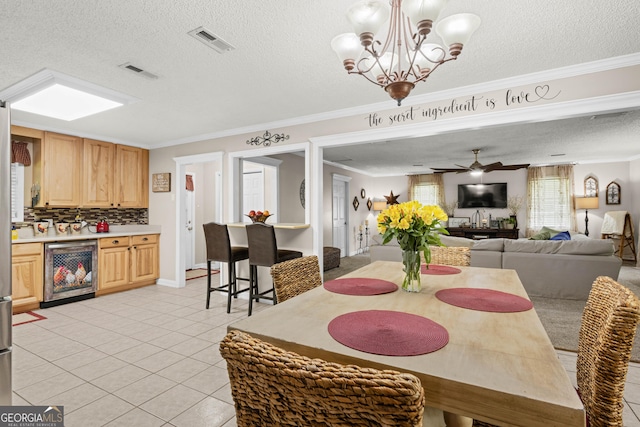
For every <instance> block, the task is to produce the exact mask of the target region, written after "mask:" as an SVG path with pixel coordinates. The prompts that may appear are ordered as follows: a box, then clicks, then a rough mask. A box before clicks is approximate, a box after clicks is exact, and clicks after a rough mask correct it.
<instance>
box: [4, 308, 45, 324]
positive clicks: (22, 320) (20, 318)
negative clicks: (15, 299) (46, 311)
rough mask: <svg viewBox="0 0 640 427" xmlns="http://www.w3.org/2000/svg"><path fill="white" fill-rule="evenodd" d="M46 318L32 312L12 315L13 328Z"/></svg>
mask: <svg viewBox="0 0 640 427" xmlns="http://www.w3.org/2000/svg"><path fill="white" fill-rule="evenodd" d="M45 319H46V317H44V316H42V315H40V314H37V313H34V312H33V311H26V312H24V313H18V314H14V315H13V320H12V324H13V326H18V325H24V324H26V323H32V322H37V321H38V320H45Z"/></svg>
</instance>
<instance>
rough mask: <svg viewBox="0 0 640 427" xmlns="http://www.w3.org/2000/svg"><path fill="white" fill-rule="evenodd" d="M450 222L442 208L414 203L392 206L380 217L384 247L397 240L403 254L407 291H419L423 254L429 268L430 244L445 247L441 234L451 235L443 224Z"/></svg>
mask: <svg viewBox="0 0 640 427" xmlns="http://www.w3.org/2000/svg"><path fill="white" fill-rule="evenodd" d="M447 219H448V217H447V214H446V213H445V212H444V211H443V210H442V208H441V207H440V206H436V205H422V204H421V203H420V202H417V201H415V200H413V201H410V202H405V203H400V204H395V205H391V206H389V207H388V208H387V209H385V210H383V211H382V212H380V214H379V215H378V232H379V233H380V234H382V244H383V245H385V244H387V243H389V242H390V241H391V240H392V239H393V238H394V237H395V238H396V239H397V240H398V244H399V245H400V249H402V251H403V255H402V262H403V264H404V272H405V278H404V281H403V283H402V288H403V289H404V290H408V291H413V292H419V291H420V252H422V253H423V254H424V259H425V262H426V264H427V268H429V264H430V263H431V251H430V250H429V245H438V246H442V242H441V241H440V234H449V233H448V232H447V230H446V229H445V228H444V227H442V224H441V222H443V221H446V220H447ZM416 282H417V283H416Z"/></svg>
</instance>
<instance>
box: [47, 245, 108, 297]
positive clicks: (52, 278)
mask: <svg viewBox="0 0 640 427" xmlns="http://www.w3.org/2000/svg"><path fill="white" fill-rule="evenodd" d="M44 261H45V266H44V299H43V302H41V303H40V307H41V308H46V307H53V306H55V305H60V304H65V303H68V302H74V301H80V300H84V299H88V298H93V297H94V296H95V293H96V289H97V284H98V271H97V270H98V246H97V242H96V241H95V240H86V241H75V242H67V243H46V244H45V245H44Z"/></svg>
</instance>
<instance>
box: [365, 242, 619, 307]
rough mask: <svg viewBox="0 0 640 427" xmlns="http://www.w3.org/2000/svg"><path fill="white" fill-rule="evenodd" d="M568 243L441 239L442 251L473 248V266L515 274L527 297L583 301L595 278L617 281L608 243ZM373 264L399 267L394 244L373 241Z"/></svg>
mask: <svg viewBox="0 0 640 427" xmlns="http://www.w3.org/2000/svg"><path fill="white" fill-rule="evenodd" d="M571 238H572V240H529V239H484V240H471V239H466V238H463V237H453V236H444V235H443V236H441V240H442V243H443V244H444V245H445V246H465V247H469V248H471V266H473V267H488V268H506V269H513V270H515V271H516V272H517V273H518V276H519V277H520V281H521V282H522V284H523V285H524V288H525V290H526V291H527V294H528V295H529V296H535V297H546V298H559V299H572V300H584V301H586V299H587V297H588V296H589V291H590V290H591V284H592V283H593V282H594V281H595V279H596V277H598V276H609V277H611V278H613V279H617V278H618V273H619V272H620V267H621V266H622V260H621V259H620V258H618V257H617V256H616V255H615V247H614V244H613V242H612V241H611V240H609V239H604V240H600V239H590V238H588V237H586V236H584V235H581V234H572V235H571ZM372 242H373V243H372V245H370V247H369V252H370V254H371V262H373V261H378V260H383V261H402V251H401V250H400V247H399V245H398V242H397V241H396V240H395V239H394V240H393V241H391V242H389V243H387V244H386V245H382V244H381V243H382V236H380V235H374V236H372Z"/></svg>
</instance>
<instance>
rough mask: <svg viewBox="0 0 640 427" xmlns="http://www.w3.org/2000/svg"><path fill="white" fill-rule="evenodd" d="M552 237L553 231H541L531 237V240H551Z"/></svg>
mask: <svg viewBox="0 0 640 427" xmlns="http://www.w3.org/2000/svg"><path fill="white" fill-rule="evenodd" d="M550 238H551V233H549V232H548V231H541V232H539V233H538V234H534V235H533V236H531V237H529V240H549V239H550Z"/></svg>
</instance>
